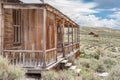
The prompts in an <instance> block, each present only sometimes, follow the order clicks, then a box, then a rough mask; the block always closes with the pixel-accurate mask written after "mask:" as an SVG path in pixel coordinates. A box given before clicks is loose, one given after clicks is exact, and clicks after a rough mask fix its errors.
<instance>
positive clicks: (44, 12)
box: [43, 7, 47, 67]
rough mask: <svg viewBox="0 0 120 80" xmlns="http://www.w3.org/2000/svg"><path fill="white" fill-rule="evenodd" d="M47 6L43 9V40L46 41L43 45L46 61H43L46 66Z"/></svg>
mask: <svg viewBox="0 0 120 80" xmlns="http://www.w3.org/2000/svg"><path fill="white" fill-rule="evenodd" d="M46 13H47V12H46V7H44V9H43V32H44V33H43V35H44V36H43V41H44V45H43V54H44V63H43V67H46Z"/></svg>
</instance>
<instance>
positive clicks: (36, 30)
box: [4, 9, 43, 50]
mask: <svg viewBox="0 0 120 80" xmlns="http://www.w3.org/2000/svg"><path fill="white" fill-rule="evenodd" d="M12 11H13V10H12V9H6V10H5V11H4V18H5V20H4V22H5V26H4V49H23V50H24V49H25V50H42V49H43V10H35V9H31V10H21V22H20V23H21V24H20V25H21V45H19V46H18V45H17V46H16V45H14V27H13V16H12Z"/></svg>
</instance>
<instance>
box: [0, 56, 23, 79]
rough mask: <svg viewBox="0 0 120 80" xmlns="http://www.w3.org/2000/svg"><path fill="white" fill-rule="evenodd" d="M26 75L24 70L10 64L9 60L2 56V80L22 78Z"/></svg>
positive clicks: (0, 62)
mask: <svg viewBox="0 0 120 80" xmlns="http://www.w3.org/2000/svg"><path fill="white" fill-rule="evenodd" d="M24 75H25V71H24V70H22V69H21V68H20V67H17V66H15V67H14V66H11V65H9V62H8V60H7V59H5V58H3V57H1V56H0V80H20V79H21V78H23V77H24Z"/></svg>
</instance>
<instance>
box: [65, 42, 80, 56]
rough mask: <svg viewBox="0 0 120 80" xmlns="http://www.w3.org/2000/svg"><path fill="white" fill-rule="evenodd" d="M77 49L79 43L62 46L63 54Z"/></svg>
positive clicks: (66, 54)
mask: <svg viewBox="0 0 120 80" xmlns="http://www.w3.org/2000/svg"><path fill="white" fill-rule="evenodd" d="M76 49H79V43H74V44H70V45H67V46H65V47H64V56H68V55H69V54H71V53H70V52H72V51H74V50H76Z"/></svg>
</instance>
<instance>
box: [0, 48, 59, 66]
mask: <svg viewBox="0 0 120 80" xmlns="http://www.w3.org/2000/svg"><path fill="white" fill-rule="evenodd" d="M45 52H46V53H45V54H44V51H42V50H4V51H3V54H2V56H3V57H5V58H7V59H8V60H9V62H10V64H12V65H20V66H21V67H45V66H48V65H50V64H52V63H54V62H56V60H57V54H56V49H55V48H54V49H49V50H46V51H45ZM44 64H45V65H44Z"/></svg>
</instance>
